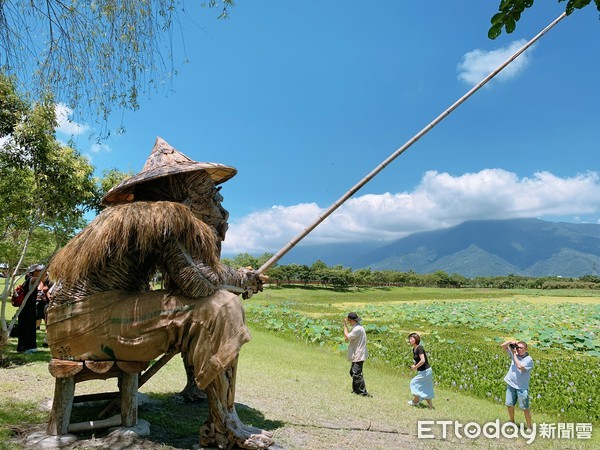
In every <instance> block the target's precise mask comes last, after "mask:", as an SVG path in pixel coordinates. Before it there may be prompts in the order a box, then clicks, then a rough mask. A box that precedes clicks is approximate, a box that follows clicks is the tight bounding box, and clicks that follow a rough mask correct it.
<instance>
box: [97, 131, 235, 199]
mask: <svg viewBox="0 0 600 450" xmlns="http://www.w3.org/2000/svg"><path fill="white" fill-rule="evenodd" d="M199 171H204V172H206V173H207V174H208V175H209V176H210V178H211V179H212V181H213V182H214V184H215V185H217V184H221V183H224V182H225V181H227V180H229V179H230V178H232V177H233V176H235V174H236V173H237V170H236V169H235V168H233V167H230V166H226V165H224V164H218V163H212V162H196V161H193V160H191V159H190V158H188V157H187V156H185V155H184V154H183V153H181V152H180V151H178V150H176V149H175V148H173V147H171V146H170V145H169V144H168V143H167V142H166V141H165V140H164V139H162V138H160V137H157V138H156V143H155V144H154V148H153V149H152V153H151V154H150V156H149V157H148V160H147V161H146V164H144V168H143V169H142V171H141V172H140V173H138V174H137V175H134V176H133V177H131V178H128V179H127V180H125V181H123V182H122V183H120V184H119V185H117V186H115V187H114V188H112V189H111V190H110V191H108V192H107V193H106V195H105V196H104V198H103V199H102V203H103V204H105V205H111V204H116V203H124V202H131V201H135V200H136V199H135V191H136V189H138V188H139V187H140V185H141V184H144V183H147V182H149V181H153V180H157V179H162V178H167V177H172V176H178V175H180V174H186V173H194V172H199Z"/></svg>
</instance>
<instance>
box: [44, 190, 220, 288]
mask: <svg viewBox="0 0 600 450" xmlns="http://www.w3.org/2000/svg"><path fill="white" fill-rule="evenodd" d="M167 239H174V240H175V241H177V242H180V243H181V245H182V246H183V247H184V248H186V249H189V251H190V254H192V255H198V256H199V255H201V256H202V259H203V261H204V263H205V264H206V265H207V266H210V267H211V268H212V269H213V270H215V272H219V271H220V267H221V266H220V263H219V250H218V239H217V237H216V235H215V232H214V231H213V229H212V228H211V227H210V226H208V225H207V224H205V223H204V222H202V221H201V220H199V219H197V218H196V217H194V215H193V214H192V213H191V211H190V210H189V208H187V207H186V206H185V205H182V204H179V203H175V202H164V201H162V202H134V203H127V204H122V205H117V206H112V207H109V208H107V209H106V210H104V211H103V212H102V213H101V214H100V215H99V216H97V217H96V218H95V219H94V220H93V221H92V223H90V224H89V225H88V226H87V227H86V228H85V229H84V230H83V231H82V232H81V233H79V234H78V235H77V236H75V237H74V238H73V239H72V240H71V241H70V242H69V243H68V244H67V245H66V246H65V247H64V248H63V249H62V250H60V252H58V253H57V254H56V255H55V256H54V258H53V259H52V261H51V263H50V267H49V270H50V273H52V276H53V278H54V279H57V280H60V281H61V283H63V285H65V286H67V285H72V284H73V283H75V282H76V281H80V280H84V279H86V278H88V276H89V275H90V274H98V273H101V272H103V270H102V269H103V268H104V267H105V266H106V265H107V264H108V262H109V261H110V265H111V266H113V267H114V266H119V265H122V266H123V268H124V269H125V266H126V263H125V261H126V259H127V258H128V257H129V256H130V255H131V254H132V253H135V254H138V255H143V256H140V257H141V258H147V257H150V258H151V257H152V256H150V255H155V254H156V251H157V249H158V250H160V249H161V248H163V243H164V242H165V241H166V240H167ZM142 262H143V261H140V264H142Z"/></svg>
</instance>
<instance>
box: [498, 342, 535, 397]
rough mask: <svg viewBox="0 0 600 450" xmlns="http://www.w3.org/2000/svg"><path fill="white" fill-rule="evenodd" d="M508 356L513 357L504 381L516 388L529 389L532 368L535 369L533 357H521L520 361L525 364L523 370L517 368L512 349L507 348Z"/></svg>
mask: <svg viewBox="0 0 600 450" xmlns="http://www.w3.org/2000/svg"><path fill="white" fill-rule="evenodd" d="M506 350H507V351H506V352H507V353H508V356H510V358H511V363H510V368H509V369H508V373H507V374H506V376H505V377H504V382H505V383H506V384H508V385H509V386H511V387H513V388H515V389H529V379H530V378H531V369H533V359H532V358H531V356H529V355H527V356H524V357H523V358H519V357H518V356H517V358H519V362H520V363H521V364H523V366H525V369H524V370H523V372H521V371H520V370H519V369H517V366H516V364H515V360H514V359H513V356H512V355H513V354H512V352H511V351H510V349H506Z"/></svg>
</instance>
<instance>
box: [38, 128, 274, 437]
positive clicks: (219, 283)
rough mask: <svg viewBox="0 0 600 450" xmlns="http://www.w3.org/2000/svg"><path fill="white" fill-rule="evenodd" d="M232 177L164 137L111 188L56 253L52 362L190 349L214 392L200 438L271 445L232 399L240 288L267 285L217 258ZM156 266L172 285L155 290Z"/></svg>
mask: <svg viewBox="0 0 600 450" xmlns="http://www.w3.org/2000/svg"><path fill="white" fill-rule="evenodd" d="M235 174H236V170H235V169H234V168H233V167H229V166H225V165H222V164H216V163H199V162H195V161H192V160H191V159H189V158H188V157H187V156H185V155H183V154H182V153H180V152H178V151H177V150H176V149H174V148H173V147H171V146H170V145H169V144H167V143H166V142H165V141H164V140H162V139H161V138H157V141H156V144H155V146H154V148H153V150H152V153H151V155H150V157H149V158H148V160H147V161H146V164H145V166H144V168H143V169H142V171H141V172H140V173H138V174H137V175H135V176H133V177H132V178H129V179H127V180H125V181H124V182H122V183H121V184H119V185H118V186H116V187H115V188H113V189H111V190H110V191H109V192H108V193H107V194H106V195H105V197H104V198H103V203H104V204H105V205H107V208H106V209H105V210H104V211H102V213H101V214H99V215H98V216H97V217H96V218H95V219H94V220H93V221H92V222H91V223H90V224H89V225H88V226H87V227H86V228H85V229H84V230H83V231H82V232H81V233H79V234H78V235H77V236H75V237H74V238H73V239H72V240H71V241H70V242H69V243H68V244H67V245H66V246H65V247H64V248H63V249H62V250H61V251H60V252H59V253H57V254H56V256H55V257H54V258H53V259H52V261H51V265H50V268H49V270H50V273H52V275H53V277H54V278H55V280H56V282H57V289H56V290H55V292H54V295H53V297H52V300H51V304H50V307H49V309H48V327H47V328H48V344H49V347H50V350H51V353H52V356H53V357H54V358H61V359H71V360H126V361H151V360H153V359H155V358H157V357H158V356H160V355H161V354H164V353H167V352H169V351H181V352H182V355H183V356H184V358H185V359H186V361H185V362H186V364H187V365H188V366H189V367H192V368H193V375H194V378H195V382H196V384H197V385H198V387H199V388H201V389H203V390H204V391H205V392H206V395H207V398H208V404H209V417H208V419H207V420H206V422H205V423H204V425H203V426H202V427H201V429H200V444H201V445H202V446H209V445H216V446H217V447H219V448H230V447H231V446H233V445H238V446H240V447H242V448H267V447H268V446H269V445H271V444H272V443H273V440H272V438H271V436H272V435H271V433H269V432H267V431H264V430H260V429H257V428H253V427H248V426H245V425H244V424H243V423H242V422H241V421H240V419H239V418H238V416H237V412H236V410H235V405H234V395H235V375H236V367H237V358H238V354H239V350H240V348H241V346H242V345H243V344H244V343H245V342H247V341H249V340H250V334H249V332H248V329H247V328H246V325H245V320H244V311H243V307H242V304H241V301H240V299H239V297H238V294H239V293H243V294H242V295H243V297H244V298H247V297H249V296H251V295H252V294H253V293H256V292H258V291H259V290H262V281H264V277H263V276H262V275H260V274H259V273H258V272H257V271H254V270H251V269H245V268H244V269H233V268H231V267H227V266H224V265H223V264H222V263H221V262H220V260H219V258H220V246H221V241H222V240H223V239H224V238H225V232H226V231H227V218H228V213H227V211H226V210H225V209H223V208H222V207H221V201H222V197H221V195H220V194H219V189H220V187H217V185H219V184H220V183H223V182H224V181H227V180H228V179H230V178H231V177H233V176H234V175H235ZM157 271H160V272H162V273H163V276H164V279H165V283H166V284H165V289H164V290H150V289H149V286H150V281H151V279H152V277H153V276H154V275H155V273H156V272H157ZM233 292H235V293H233Z"/></svg>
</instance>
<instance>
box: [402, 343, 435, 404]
mask: <svg viewBox="0 0 600 450" xmlns="http://www.w3.org/2000/svg"><path fill="white" fill-rule="evenodd" d="M408 342H409V343H410V345H412V347H413V358H414V360H415V363H414V364H413V365H412V366H410V369H411V370H416V371H417V374H416V375H415V376H414V377H413V379H412V380H411V381H410V393H411V394H412V395H413V399H412V400H409V401H408V404H409V405H410V406H417V405H418V404H419V403H420V402H421V400H423V399H424V400H426V401H427V406H429V409H433V401H432V400H433V397H434V395H433V371H432V370H431V366H430V365H429V361H428V360H427V353H425V349H424V348H423V346H422V345H421V336H419V335H418V334H417V333H411V334H409V335H408Z"/></svg>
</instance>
